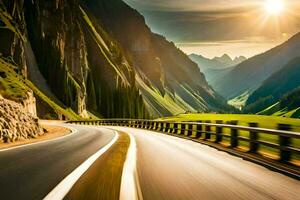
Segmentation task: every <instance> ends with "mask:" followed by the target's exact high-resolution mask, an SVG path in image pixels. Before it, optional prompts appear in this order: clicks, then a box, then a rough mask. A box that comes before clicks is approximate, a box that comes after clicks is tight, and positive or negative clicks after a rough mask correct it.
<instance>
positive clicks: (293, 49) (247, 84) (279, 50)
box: [214, 33, 300, 99]
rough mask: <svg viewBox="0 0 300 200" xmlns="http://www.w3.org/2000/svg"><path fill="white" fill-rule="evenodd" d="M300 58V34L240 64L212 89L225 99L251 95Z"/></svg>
mask: <svg viewBox="0 0 300 200" xmlns="http://www.w3.org/2000/svg"><path fill="white" fill-rule="evenodd" d="M299 56H300V33H298V34H296V35H295V36H294V37H292V38H291V39H289V40H288V41H287V42H285V43H283V44H282V45H279V46H277V47H275V48H273V49H271V50H269V51H267V52H265V53H262V54H260V55H257V56H254V57H252V58H249V59H247V60H246V61H244V62H242V63H240V64H239V65H237V66H236V67H235V68H233V69H232V70H231V71H230V72H229V73H226V74H225V75H224V77H223V78H221V79H219V81H218V82H217V83H216V84H214V89H215V90H216V91H217V92H219V93H220V94H221V95H222V96H223V97H225V98H227V99H232V98H235V97H237V96H239V95H242V94H245V93H246V92H248V93H252V92H254V91H255V90H256V89H258V88H259V87H260V86H261V85H262V84H263V82H264V81H265V80H266V79H268V78H269V77H270V76H272V74H274V73H275V72H277V71H278V70H280V69H282V68H283V67H284V66H285V65H286V64H287V63H289V62H290V61H291V60H293V59H295V58H296V57H299Z"/></svg>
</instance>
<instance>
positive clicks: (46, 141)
mask: <svg viewBox="0 0 300 200" xmlns="http://www.w3.org/2000/svg"><path fill="white" fill-rule="evenodd" d="M67 128H69V129H70V130H71V133H70V134H68V135H65V136H61V137H58V138H54V139H50V140H44V141H40V142H34V143H30V144H23V145H20V146H15V147H10V148H6V149H0V152H3V151H10V150H14V149H19V148H23V147H28V146H32V145H37V144H42V143H48V142H53V141H56V140H61V139H64V138H66V137H69V136H71V135H73V134H75V133H77V132H78V130H77V129H75V128H71V127H67Z"/></svg>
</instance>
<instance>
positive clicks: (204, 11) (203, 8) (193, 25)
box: [126, 0, 300, 56]
mask: <svg viewBox="0 0 300 200" xmlns="http://www.w3.org/2000/svg"><path fill="white" fill-rule="evenodd" d="M126 1H127V2H128V3H129V4H130V5H131V6H133V7H135V8H137V9H138V10H139V11H140V12H141V13H142V14H143V15H144V16H145V18H146V22H147V24H148V25H149V26H150V28H151V29H152V30H153V31H154V32H156V33H159V34H162V35H164V36H166V37H167V39H169V40H172V41H174V42H175V43H178V44H179V45H180V44H181V45H182V44H189V45H191V44H198V47H201V46H205V47H213V46H215V48H216V47H217V46H220V45H222V46H224V49H225V45H226V43H227V44H228V47H233V46H236V48H238V47H242V45H245V46H246V47H249V44H251V48H252V52H255V50H254V49H255V48H254V47H255V44H257V46H258V49H259V50H260V51H261V50H262V49H263V47H266V48H267V47H270V46H271V45H276V44H278V43H280V42H282V41H283V40H285V39H287V36H291V35H293V34H295V33H297V32H299V30H300V14H299V9H300V0H285V2H286V9H285V13H284V14H282V15H280V16H278V17H270V16H267V12H266V10H265V8H264V0H126ZM220 41H221V42H220ZM241 41H242V42H241ZM229 43H230V44H229ZM233 43H235V44H236V45H233ZM247 43H248V44H247ZM199 44H200V45H199ZM201 44H202V45H201ZM185 46H186V45H185ZM194 46H195V45H194ZM244 49H245V51H246V48H244ZM248 56H249V55H248Z"/></svg>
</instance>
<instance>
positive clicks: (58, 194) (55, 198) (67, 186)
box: [44, 131, 119, 200]
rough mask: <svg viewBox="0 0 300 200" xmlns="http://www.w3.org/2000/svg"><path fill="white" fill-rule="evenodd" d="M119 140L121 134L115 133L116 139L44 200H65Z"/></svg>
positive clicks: (78, 168) (83, 164)
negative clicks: (80, 180) (85, 174)
mask: <svg viewBox="0 0 300 200" xmlns="http://www.w3.org/2000/svg"><path fill="white" fill-rule="evenodd" d="M118 138H119V133H118V132H117V131H115V136H114V138H113V139H112V140H111V141H110V142H109V143H108V144H107V145H105V146H104V147H103V148H101V149H100V150H99V151H97V152H96V153H95V154H94V155H92V156H91V157H89V158H88V159H87V160H86V161H84V162H83V163H82V164H81V165H80V166H79V167H77V168H76V169H75V170H74V171H73V172H72V173H71V174H69V175H68V176H67V177H66V178H65V179H64V180H62V181H61V182H60V183H59V184H58V185H57V186H56V187H55V188H54V189H53V190H52V191H51V192H50V193H49V194H48V195H47V196H46V197H45V198H44V200H60V199H63V198H64V197H65V196H66V195H67V194H68V192H69V191H70V190H71V188H72V187H73V185H74V184H75V183H76V182H77V180H78V179H79V178H80V177H81V176H82V175H83V174H84V173H85V172H86V171H87V170H88V169H89V168H90V166H91V165H92V164H93V163H94V162H95V161H96V160H97V159H98V158H99V157H100V156H101V155H102V154H104V153H105V152H106V151H107V150H108V149H109V148H110V147H111V146H112V145H113V144H114V143H115V142H116V141H117V140H118Z"/></svg>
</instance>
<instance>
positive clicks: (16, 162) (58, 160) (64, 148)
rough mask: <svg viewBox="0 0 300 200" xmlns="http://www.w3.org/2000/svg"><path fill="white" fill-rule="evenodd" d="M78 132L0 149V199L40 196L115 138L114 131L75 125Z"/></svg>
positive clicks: (30, 198) (39, 197) (38, 197)
mask: <svg viewBox="0 0 300 200" xmlns="http://www.w3.org/2000/svg"><path fill="white" fill-rule="evenodd" d="M68 126H69V127H72V128H76V129H77V130H78V132H77V133H75V134H73V135H70V136H67V137H64V138H61V139H57V140H52V141H48V142H42V143H38V144H34V145H29V146H24V147H21V148H16V149H11V150H8V151H2V152H0V199H5V200H17V199H22V200H27V199H28V200H35V199H43V198H44V197H45V196H46V195H47V194H48V193H49V192H50V191H51V190H52V189H53V188H54V187H55V186H57V185H58V184H59V183H60V181H62V180H63V179H64V178H65V177H66V176H67V175H69V174H70V173H71V172H72V171H73V170H74V169H76V167H78V166H79V165H80V164H81V163H83V162H84V161H85V160H86V159H88V158H89V157H90V156H91V155H93V154H94V153H95V152H97V151H98V150H99V149H101V148H102V147H104V146H105V145H106V144H108V143H109V142H110V141H111V140H112V139H113V138H114V134H115V133H114V131H112V130H108V129H103V128H99V127H89V126H75V125H68Z"/></svg>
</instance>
